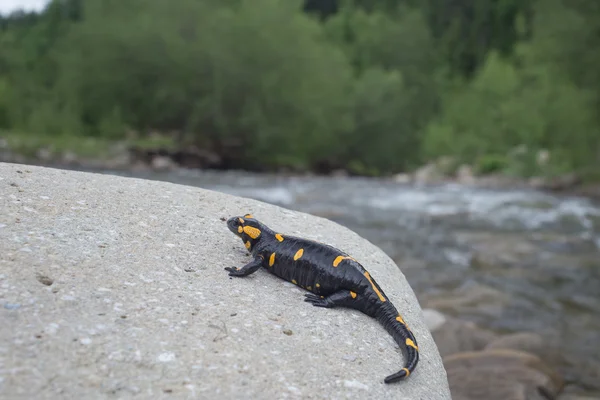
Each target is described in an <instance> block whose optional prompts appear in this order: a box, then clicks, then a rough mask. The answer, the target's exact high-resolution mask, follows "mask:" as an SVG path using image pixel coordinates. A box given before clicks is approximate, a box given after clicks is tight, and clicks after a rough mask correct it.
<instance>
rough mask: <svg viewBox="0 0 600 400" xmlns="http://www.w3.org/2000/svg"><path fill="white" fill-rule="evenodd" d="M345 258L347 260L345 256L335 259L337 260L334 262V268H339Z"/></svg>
mask: <svg viewBox="0 0 600 400" xmlns="http://www.w3.org/2000/svg"><path fill="white" fill-rule="evenodd" d="M344 258H346V257H344V256H337V257H336V258H335V260H333V266H334V267H337V266H338V265H340V263H341V262H342V261H344Z"/></svg>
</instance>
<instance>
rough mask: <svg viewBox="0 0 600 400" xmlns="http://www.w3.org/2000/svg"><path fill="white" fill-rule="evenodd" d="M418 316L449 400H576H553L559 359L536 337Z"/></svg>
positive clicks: (430, 314) (433, 314) (428, 313)
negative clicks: (443, 374)
mask: <svg viewBox="0 0 600 400" xmlns="http://www.w3.org/2000/svg"><path fill="white" fill-rule="evenodd" d="M423 313H424V315H425V320H426V323H427V324H428V326H429V328H430V330H431V332H432V335H433V338H434V341H435V342H436V344H437V346H438V349H439V351H440V354H441V355H442V357H443V359H444V367H445V368H446V371H447V374H448V382H449V384H450V390H451V392H452V398H453V399H454V400H478V399H486V400H535V399H539V400H546V399H555V398H560V399H563V398H564V399H578V397H573V396H575V394H572V393H565V394H564V397H563V395H560V397H557V396H559V394H561V392H562V390H563V388H564V385H565V380H564V378H563V377H562V376H561V375H560V374H559V371H558V369H559V367H560V365H561V364H560V363H561V359H562V357H561V355H560V354H559V352H558V351H557V349H556V348H555V347H553V346H551V345H550V344H549V343H548V342H547V341H545V340H544V339H543V338H542V336H540V335H539V334H536V333H531V332H521V333H515V334H508V335H498V334H494V333H492V332H490V331H487V330H485V329H481V328H479V327H477V326H476V325H475V324H473V323H471V322H466V321H461V320H457V319H452V318H449V317H447V316H446V315H444V314H442V313H440V312H438V311H435V310H432V309H424V310H423ZM584 398H585V397H581V399H584Z"/></svg>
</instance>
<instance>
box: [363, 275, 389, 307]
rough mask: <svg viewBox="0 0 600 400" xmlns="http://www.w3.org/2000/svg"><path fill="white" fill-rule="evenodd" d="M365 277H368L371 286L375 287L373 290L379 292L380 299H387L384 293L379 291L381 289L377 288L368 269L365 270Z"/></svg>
mask: <svg viewBox="0 0 600 400" xmlns="http://www.w3.org/2000/svg"><path fill="white" fill-rule="evenodd" d="M365 278H367V279H368V280H369V283H370V284H371V287H373V290H374V291H375V293H376V294H377V297H379V300H381V301H385V297H383V295H382V294H381V292H380V291H379V289H377V286H375V283H374V282H373V280H372V279H371V275H369V272H368V271H365Z"/></svg>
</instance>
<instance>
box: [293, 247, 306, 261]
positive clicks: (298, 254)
mask: <svg viewBox="0 0 600 400" xmlns="http://www.w3.org/2000/svg"><path fill="white" fill-rule="evenodd" d="M302 254H304V249H300V250H298V251H297V252H296V254H294V261H296V260H298V259H299V258H300V257H302Z"/></svg>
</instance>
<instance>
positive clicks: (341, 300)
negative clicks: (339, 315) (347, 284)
mask: <svg viewBox="0 0 600 400" xmlns="http://www.w3.org/2000/svg"><path fill="white" fill-rule="evenodd" d="M304 296H305V297H306V298H305V299H304V301H306V302H308V303H312V305H313V306H315V307H325V308H333V307H351V306H352V303H354V302H356V300H355V299H356V293H354V292H351V291H349V290H340V291H338V292H335V293H333V294H331V295H329V296H326V297H323V298H321V296H318V295H316V294H313V293H308V294H306V295H304Z"/></svg>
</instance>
